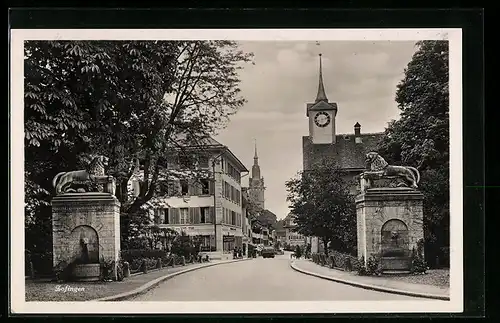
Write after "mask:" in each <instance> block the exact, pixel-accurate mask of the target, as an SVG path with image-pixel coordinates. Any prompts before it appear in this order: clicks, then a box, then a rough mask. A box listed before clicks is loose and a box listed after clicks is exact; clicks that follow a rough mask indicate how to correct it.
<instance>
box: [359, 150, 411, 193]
mask: <svg viewBox="0 0 500 323" xmlns="http://www.w3.org/2000/svg"><path fill="white" fill-rule="evenodd" d="M365 161H366V164H367V166H368V168H369V171H368V172H365V173H366V174H367V175H377V176H378V177H379V178H388V179H391V178H402V179H403V180H405V181H406V182H407V183H408V184H409V185H410V186H411V187H412V188H415V189H416V188H417V187H418V186H417V184H418V183H419V182H420V172H419V171H418V169H416V168H415V167H411V166H395V165H389V164H388V163H387V162H386V161H385V160H384V158H383V157H382V156H380V155H379V154H378V153H376V152H369V153H368V154H366V160H365Z"/></svg>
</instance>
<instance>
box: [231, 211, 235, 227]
mask: <svg viewBox="0 0 500 323" xmlns="http://www.w3.org/2000/svg"><path fill="white" fill-rule="evenodd" d="M231 224H232V225H236V212H234V211H231Z"/></svg>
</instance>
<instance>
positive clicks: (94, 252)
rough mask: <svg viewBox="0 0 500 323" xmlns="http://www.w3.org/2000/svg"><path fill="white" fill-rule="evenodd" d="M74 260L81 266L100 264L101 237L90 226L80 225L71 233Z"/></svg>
mask: <svg viewBox="0 0 500 323" xmlns="http://www.w3.org/2000/svg"><path fill="white" fill-rule="evenodd" d="M70 239H71V240H70V241H71V246H72V247H73V248H72V249H73V260H74V261H75V262H77V263H80V264H96V263H99V237H98V235H97V231H96V230H95V229H94V228H92V227H91V226H88V225H80V226H77V227H76V228H74V229H73V231H71V237H70Z"/></svg>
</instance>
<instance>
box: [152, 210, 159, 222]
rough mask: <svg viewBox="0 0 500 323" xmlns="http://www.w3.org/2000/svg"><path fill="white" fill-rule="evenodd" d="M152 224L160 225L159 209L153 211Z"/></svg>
mask: <svg viewBox="0 0 500 323" xmlns="http://www.w3.org/2000/svg"><path fill="white" fill-rule="evenodd" d="M153 222H154V224H158V223H160V209H155V210H154V218H153Z"/></svg>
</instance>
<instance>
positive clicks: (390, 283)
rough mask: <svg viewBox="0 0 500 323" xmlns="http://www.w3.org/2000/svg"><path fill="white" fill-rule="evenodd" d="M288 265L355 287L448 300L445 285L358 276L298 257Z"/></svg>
mask: <svg viewBox="0 0 500 323" xmlns="http://www.w3.org/2000/svg"><path fill="white" fill-rule="evenodd" d="M290 267H292V268H293V269H294V270H296V271H299V272H301V273H304V274H307V275H311V276H316V277H319V278H323V279H328V280H332V281H336V282H340V283H344V284H348V285H353V286H356V287H361V288H366V289H372V290H378V291H382V292H388V293H394V294H403V295H409V296H415V297H424V298H432V299H440V300H450V291H449V288H445V287H439V286H433V285H424V284H413V283H407V282H402V281H398V280H393V279H390V278H388V277H383V276H382V277H380V276H358V275H357V273H356V272H346V271H342V270H338V269H331V268H328V267H323V266H320V265H317V264H315V263H314V262H312V261H310V260H304V259H298V260H294V261H292V262H290Z"/></svg>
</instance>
